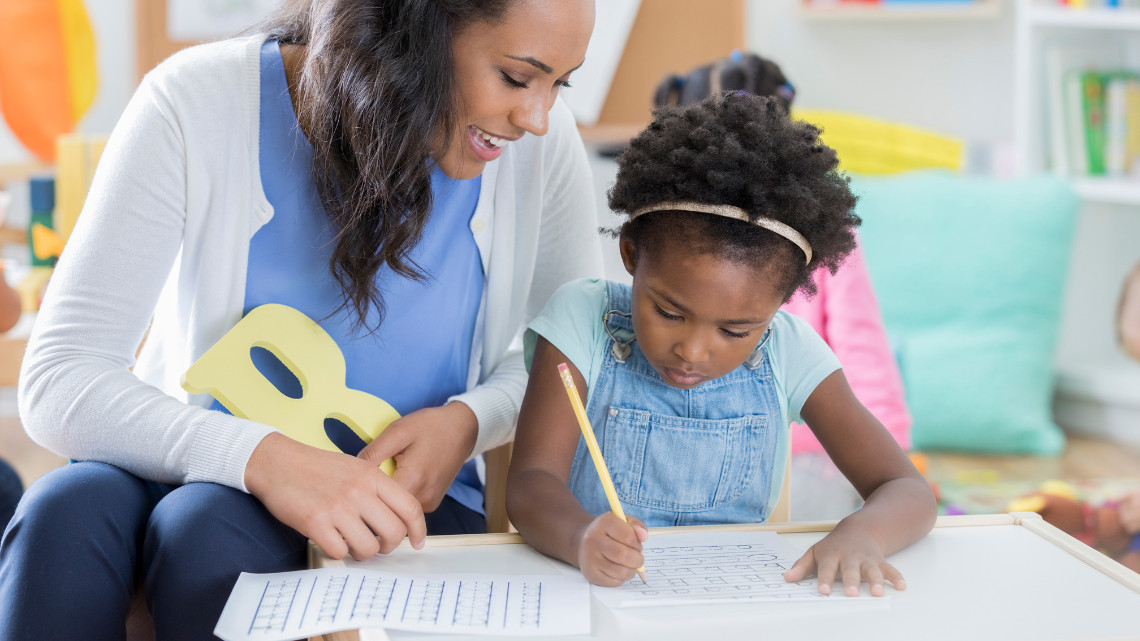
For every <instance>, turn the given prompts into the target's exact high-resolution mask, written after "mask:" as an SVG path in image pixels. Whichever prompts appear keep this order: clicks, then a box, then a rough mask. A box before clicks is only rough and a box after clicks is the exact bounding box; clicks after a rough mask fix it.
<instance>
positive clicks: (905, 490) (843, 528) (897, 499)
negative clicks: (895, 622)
mask: <svg viewBox="0 0 1140 641" xmlns="http://www.w3.org/2000/svg"><path fill="white" fill-rule="evenodd" d="M801 414H802V415H803V417H804V419H805V420H806V421H807V423H808V425H810V426H811V428H812V431H813V432H814V433H815V435H816V436H817V437H818V438H819V442H820V443H821V444H822V445H823V447H824V449H825V450H826V451H827V453H828V455H829V456H831V458H832V460H833V461H835V464H836V466H837V467H838V468H839V470H840V471H842V472H843V474H844V476H846V477H847V479H848V480H849V481H851V484H852V485H854V486H855V489H856V490H858V491H859V494H860V495H862V496H863V498H864V499H865V500H866V504H865V505H864V506H863V507H862V508H861V509H860V510H858V511H856V512H855V513H853V514H851V515H850V516H848V517H846V518H844V519H843V520H842V521H840V522H839V524H838V525H837V526H836V528H835V529H834V530H833V531H832V532H831V533H830V534H828V535H827V536H826V537H825V538H824V539H823V540H821V541H820V542H819V543H816V544H815V545H813V546H812V547H811V549H809V550H808V552H807V554H805V555H804V557H803V558H801V559H800V560H799V561H797V562H796V564H795V565H794V566H793V567H792V569H791V570H789V571H788V574H787V578H788V580H789V581H798V580H802V579H803V577H804V576H807V574H809V573H810V572H812V571H813V570H814V571H815V572H816V574H817V575H818V576H819V585H820V592H822V593H825V594H826V593H829V592H830V590H831V583H832V581H833V580H834V579H836V578H839V579H841V580H842V581H843V584H844V587H845V589H846V591H847V592H848V594H852V593H857V591H858V585H859V582H860V581H861V580H862V581H866V582H868V583H870V585H871V593H872V594H882V593H883V580H884V578H885V579H886V580H889V581H891V583H892V584H894V586H895V587H896V588H901V587H902V586H903V585H905V584H903V583H902V576H901V575H899V574H898V572H897V571H896V570H895V569H894V568H893V567H891V566H890V564H888V563H886V561H885V557H887V556H889V555H891V554H893V553H895V552H897V551H899V550H901V549H903V548H905V547H907V546H908V545H910V544H911V543H914V542H915V541H917V540H918V539H920V538H922V537H923V536H925V535H926V533H927V532H929V531H930V529H931V528H932V527H934V519H935V517H936V516H937V505H936V503H935V501H934V494H933V493H932V492H931V490H930V484H929V483H927V482H926V480H925V479H924V478H923V477H922V475H921V474H919V473H918V470H916V469H915V467H914V465H913V464H911V462H910V460H909V459H908V458H907V456H906V454H904V453H903V451H902V449H901V448H900V447H899V446H898V443H896V442H895V440H894V439H893V438H892V437H891V435H890V434H888V433H887V431H886V430H885V429H883V426H882V425H881V424H880V423H879V422H878V421H877V420H876V419H875V417H874V416H872V415H871V413H870V412H868V411H867V409H866V408H865V407H863V406H862V405H861V404H860V403H859V401H858V400H857V399H856V398H855V395H854V394H853V393H852V392H851V387H850V386H849V385H848V384H847V379H846V378H845V377H844V376H843V371H842V370H837V371H835V372H833V373H832V374H831V375H830V376H828V377H827V378H825V379H824V380H823V381H822V382H821V383H820V384H819V385H818V386H816V388H815V390H814V391H813V392H812V393H811V395H810V396H809V397H808V399H807V401H806V402H805V403H804V406H803V409H802V410H801Z"/></svg>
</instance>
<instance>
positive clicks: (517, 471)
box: [507, 337, 647, 585]
mask: <svg viewBox="0 0 1140 641" xmlns="http://www.w3.org/2000/svg"><path fill="white" fill-rule="evenodd" d="M560 363H567V364H569V367H570V374H571V376H572V377H573V378H574V384H575V385H576V386H577V387H578V390H579V393H580V394H581V395H582V397H583V398H582V402H583V403H585V402H586V398H585V396H586V393H587V390H586V381H585V379H584V378H583V377H582V374H581V373H580V372H579V371H578V368H576V367H575V366H574V365H573V364H571V363H570V362H569V359H567V358H566V357H565V356H564V355H563V354H562V352H561V351H559V350H558V349H557V348H556V347H554V346H552V345H551V344H550V343H549V342H547V341H546V339H544V338H542V337H539V338H538V342H537V344H536V345H535V350H534V359H533V361H532V364H531V375H530V382H529V384H528V385H527V392H526V396H525V398H524V399H523V406H522V412H521V413H520V414H519V425H518V429H517V431H516V433H515V447H514V453H513V454H512V456H511V467H510V472H509V474H508V476H507V514H508V515H509V516H510V519H511V522H512V523H513V524H514V525H515V527H516V528H518V531H519V533H520V534H522V536H523V538H525V539H526V540H527V542H528V543H530V544H531V546H533V547H534V548H535V549H536V550H538V551H539V552H542V553H543V554H546V555H549V556H552V557H554V558H556V559H560V560H562V561H565V562H566V563H570V564H572V565H574V566H577V567H579V568H581V570H582V573H583V574H584V575H585V576H586V578H587V579H588V580H589V581H590V582H591V583H595V584H599V585H619V584H620V583H622V582H623V581H626V580H628V579H630V578H631V577H632V576H633V573H634V569H635V568H638V567H641V565H642V564H643V563H644V559H643V558H642V556H641V541H643V540H644V538H645V536H647V532H646V530H645V529H644V526H643V525H641V523H640V521H636V520H634V519H631V521H633V523H632V524H627V523H624V522H622V521H621V520H620V519H618V518H617V517H616V516H615V515H614V514H613V513H610V512H607V513H606V514H605V515H603V516H601V517H596V518H595V517H594V516H593V515H592V514H590V513H589V512H587V511H586V510H584V509H582V506H581V505H580V504H579V503H578V500H577V499H576V498H575V497H574V495H573V494H572V493H571V492H570V489H569V487H568V483H569V479H570V466H571V464H572V463H573V461H574V452H575V450H576V449H577V447H578V438H579V436H580V434H581V431H580V428H579V426H578V422H577V419H576V418H575V416H574V412H573V410H572V408H571V406H570V401H569V399H568V398H567V396H566V388H565V386H564V385H563V383H562V379H561V377H560V376H559V374H558V365H559V364H560ZM599 482H600V481H599ZM638 526H640V532H638Z"/></svg>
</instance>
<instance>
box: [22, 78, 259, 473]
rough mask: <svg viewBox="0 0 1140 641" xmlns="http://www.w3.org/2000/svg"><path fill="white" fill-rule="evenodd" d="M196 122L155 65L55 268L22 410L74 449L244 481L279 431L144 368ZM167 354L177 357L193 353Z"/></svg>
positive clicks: (177, 239)
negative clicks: (186, 120) (253, 458)
mask: <svg viewBox="0 0 1140 641" xmlns="http://www.w3.org/2000/svg"><path fill="white" fill-rule="evenodd" d="M160 75H161V74H160ZM182 125H183V122H182V121H181V120H180V117H179V113H178V111H177V109H176V108H175V106H174V105H173V104H172V103H171V101H170V100H169V95H168V93H167V92H166V91H164V90H163V89H162V88H160V87H159V83H158V82H156V80H155V76H154V75H151V76H148V78H147V79H146V80H144V82H143V83H142V85H141V86H140V88H139V90H138V91H137V92H136V94H135V95H134V97H133V98H132V99H131V101H130V103H129V105H128V107H127V109H126V110H125V111H124V113H123V115H122V116H121V118H120V119H119V124H118V125H117V126H116V128H115V131H114V133H113V134H112V136H111V138H110V140H109V142H108V144H107V147H106V149H105V150H104V152H103V154H102V157H101V158H100V161H99V166H98V169H97V171H96V173H95V177H94V180H93V182H92V185H91V190H90V193H89V194H88V196H87V199H86V202H85V203H84V207H83V213H82V214H81V215H80V216H79V219H78V222H77V224H76V226H75V229H74V230H73V232H72V234H71V236H70V238H69V239H68V243H67V247H66V249H65V250H64V252H63V255H62V257H61V258H60V261H59V263H58V265H57V267H56V269H55V271H54V273H53V274H52V278H51V281H50V283H49V285H48V288H47V292H46V295H45V298H44V302H43V305H42V307H41V309H40V311H39V313H38V315H37V320H36V323H35V325H34V327H33V330H32V335H31V337H30V338H29V341H28V351H27V354H26V356H25V359H24V361H23V365H22V372H21V376H20V390H19V400H20V413H21V418H22V419H23V422H24V426H25V429H27V431H28V433H29V434H30V435H31V436H32V438H33V439H35V440H36V441H37V442H38V443H40V444H41V445H44V446H46V447H48V448H49V449H51V450H53V451H55V452H57V453H59V454H60V455H62V456H65V457H68V458H73V459H78V460H96V461H103V462H106V463H110V464H113V465H116V466H118V467H120V468H123V469H125V470H127V471H129V472H131V473H133V474H136V475H138V476H140V477H143V478H147V479H152V480H156V481H162V482H167V483H186V482H192V481H213V482H218V483H223V484H225V485H229V486H231V487H235V488H241V489H244V488H243V480H242V476H243V471H244V466H245V462H246V460H247V459H248V457H249V454H250V453H251V452H252V451H253V449H254V447H256V445H257V443H258V442H259V441H260V439H261V438H262V437H263V436H265V434H268V433H269V432H271V431H272V430H271V429H270V428H268V427H266V426H262V425H258V424H256V423H253V422H251V421H245V420H242V419H238V418H235V417H232V416H228V415H224V414H221V413H219V412H210V411H207V410H205V409H203V408H201V407H195V406H190V405H187V404H186V403H184V402H182V401H180V400H179V399H177V398H174V397H173V396H170V395H169V394H168V393H166V392H164V391H163V390H160V389H159V388H157V387H155V386H153V385H149V384H147V383H144V382H143V381H140V380H139V378H138V377H137V376H136V375H135V374H134V373H133V372H132V371H131V367H132V366H133V365H134V361H135V352H136V350H137V349H138V347H139V343H140V341H141V340H142V338H143V335H144V333H145V332H146V330H147V327H148V325H149V323H150V319H151V316H152V314H153V313H154V311H155V308H156V305H157V303H158V299H159V293H160V292H161V291H162V289H163V285H164V284H165V283H166V281H167V278H168V276H169V275H170V273H171V270H172V266H173V265H174V264H175V260H176V257H177V256H179V252H180V251H181V249H182V243H183V239H184V233H185V230H186V222H187V218H186V216H187V199H188V192H189V187H188V179H187V174H188V171H189V168H188V166H187V160H186V158H187V152H186V147H187V141H186V140H185V138H184V129H183V126H182ZM235 144H237V143H235ZM227 215H237V214H236V213H233V212H228V213H227ZM230 240H231V239H217V241H218V242H230ZM218 295H222V293H221V292H219V294H218ZM169 302H170V303H172V304H173V303H174V302H175V301H173V300H171V301H169ZM171 316H173V315H171ZM199 320H202V319H199ZM211 320H213V319H211ZM195 329H196V327H194V326H193V324H191V323H188V322H187V323H185V324H183V325H182V326H180V327H177V328H174V327H163V328H156V330H170V331H175V332H187V333H189V332H192V331H194V330H195ZM165 357H166V358H167V359H168V360H170V361H172V363H174V364H175V365H172V367H177V365H176V364H177V363H178V362H180V361H181V360H182V359H186V358H187V355H186V354H181V353H176V354H166V355H165ZM186 364H187V365H188V364H189V362H188V361H186Z"/></svg>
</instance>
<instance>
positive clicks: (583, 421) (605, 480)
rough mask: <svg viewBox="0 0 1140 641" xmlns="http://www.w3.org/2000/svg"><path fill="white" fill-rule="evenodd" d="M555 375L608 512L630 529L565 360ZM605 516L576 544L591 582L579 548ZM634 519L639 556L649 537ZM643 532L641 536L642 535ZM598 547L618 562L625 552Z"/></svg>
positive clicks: (641, 571)
mask: <svg viewBox="0 0 1140 641" xmlns="http://www.w3.org/2000/svg"><path fill="white" fill-rule="evenodd" d="M558 375H559V376H561V377H562V384H563V385H564V386H565V387H566V394H567V395H568V396H569V397H570V405H571V407H573V408H574V416H575V417H576V418H577V419H578V427H579V428H581V430H582V438H584V439H585V440H586V447H587V449H589V450H590V457H591V458H592V459H593V461H594V468H595V469H597V470H598V478H599V480H600V481H601V482H602V488H603V489H604V490H605V492H606V498H607V499H608V500H609V502H610V510H611V512H609V514H611V515H613V517H614V519H616V520H617V521H619V522H620V524H621V525H624V526H625V527H626V528H629V529H634V528H635V526H634V524H633V523H630V519H629V518H627V517H626V515H625V511H623V510H622V509H621V501H620V500H619V499H618V495H617V490H615V489H614V482H613V480H612V479H610V470H609V468H608V467H606V461H605V460H604V459H603V458H602V448H600V447H598V439H597V438H595V437H594V428H592V427H590V419H589V417H587V416H586V408H584V407H582V399H581V398H580V397H579V396H578V388H577V386H575V385H574V378H573V377H571V376H570V367H569V366H568V365H566V363H561V364H560V365H558ZM606 516H607V515H605V514H603V515H602V516H599V517H598V518H597V519H594V521H593V523H591V524H590V526H589V527H587V528H586V531H585V533H584V534H583V536H582V541H580V542H579V544H578V567H579V569H581V570H582V574H584V575H586V578H587V579H589V580H590V582H592V583H598V582H596V581H594V579H593V578H592V577H591V576H590V575H589V574H587V573H586V566H585V565H583V563H582V558H583V556H582V555H583V548H584V547H585V544H586V541H587V540H588V539H589V533H590V531H591V530H594V529H595V526H596V525H597V523H598V521H600V520H602V519H604V518H606ZM634 521H637V523H636V525H637V526H640V532H637V531H635V532H634V534H635V537H636V538H637V542H636V545H634V546H632V547H633V549H634V550H635V551H636V552H637V556H638V557H640V556H641V542H642V541H644V540H645V539H648V538H649V530H647V529H645V524H644V523H642V522H641V521H638V520H637V519H634ZM600 527H602V530H603V532H604V533H606V534H605V535H606V536H608V537H609V538H613V539H614V540H616V541H621V540H623V539H624V540H625V541H626V542H627V543H626V545H628V541H629V537H628V536H624V537H620V538H619V537H617V536H611V535H610V533H611V532H613V528H608V527H606V526H604V525H603V526H600ZM643 534H644V536H642V535H643ZM594 536H595V538H598V537H599V536H602V535H599V534H595V535H594ZM599 549H600V551H601V552H602V553H603V554H605V553H606V552H610V553H611V554H613V555H614V556H608V557H607V558H608V559H609V560H610V561H611V562H613V563H620V562H621V561H622V560H624V559H625V558H626V556H627V555H625V554H618V550H616V549H614V548H613V547H612V546H611V545H609V544H608V543H606V544H603V545H600V547H599ZM643 563H644V562H639V563H638V564H637V565H634V566H632V567H633V568H634V571H635V572H636V573H637V576H639V577H641V582H642V583H645V565H644V564H643ZM623 574H624V573H623ZM630 578H633V575H632V574H631V575H629V576H627V577H626V578H625V579H624V580H622V581H619V582H618V583H598V585H609V586H611V587H612V586H615V585H620V584H621V583H624V582H625V581H626V580H629V579H630ZM612 580H613V579H611V581H612Z"/></svg>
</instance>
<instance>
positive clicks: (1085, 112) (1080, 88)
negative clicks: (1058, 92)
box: [1051, 71, 1140, 179]
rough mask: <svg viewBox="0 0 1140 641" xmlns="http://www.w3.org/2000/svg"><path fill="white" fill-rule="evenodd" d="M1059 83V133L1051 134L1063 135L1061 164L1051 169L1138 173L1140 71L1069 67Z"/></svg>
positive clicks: (1123, 174) (1091, 173)
mask: <svg viewBox="0 0 1140 641" xmlns="http://www.w3.org/2000/svg"><path fill="white" fill-rule="evenodd" d="M1063 87H1064V88H1063V93H1064V105H1063V114H1064V115H1063V118H1062V119H1061V126H1063V127H1064V133H1063V135H1059V136H1058V135H1053V136H1051V138H1052V139H1053V140H1058V139H1059V140H1062V141H1063V144H1064V145H1065V153H1064V154H1063V156H1064V159H1063V160H1062V162H1063V163H1065V165H1066V166H1064V167H1059V166H1057V163H1056V162H1055V163H1054V169H1056V170H1057V171H1058V172H1062V171H1063V172H1064V173H1068V174H1070V175H1073V176H1111V177H1115V178H1123V177H1134V178H1137V179H1140V73H1137V72H1133V71H1070V72H1068V73H1067V74H1066V75H1065V79H1064V84H1063ZM1057 157H1058V156H1057V155H1054V159H1055V161H1056V159H1057ZM1066 161H1067V162H1066Z"/></svg>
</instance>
